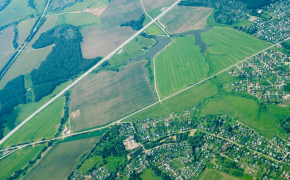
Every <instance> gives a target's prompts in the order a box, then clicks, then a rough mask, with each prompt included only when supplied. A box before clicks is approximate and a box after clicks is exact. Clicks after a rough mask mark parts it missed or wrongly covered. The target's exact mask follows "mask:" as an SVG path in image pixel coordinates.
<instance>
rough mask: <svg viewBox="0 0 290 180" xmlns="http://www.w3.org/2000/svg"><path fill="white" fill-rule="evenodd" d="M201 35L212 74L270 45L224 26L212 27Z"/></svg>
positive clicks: (210, 73)
mask: <svg viewBox="0 0 290 180" xmlns="http://www.w3.org/2000/svg"><path fill="white" fill-rule="evenodd" d="M201 37H202V41H203V42H204V43H205V44H206V45H207V50H206V52H207V59H206V61H207V63H208V64H209V75H214V74H216V73H218V72H220V71H221V70H223V69H225V68H227V67H229V66H231V65H234V64H235V63H238V62H239V61H241V60H243V59H245V58H248V57H249V56H251V55H253V54H255V53H257V52H259V51H261V50H263V49H265V48H267V47H269V46H270V44H269V43H267V42H264V41H262V40H258V39H256V38H255V37H253V36H250V35H248V34H246V33H243V32H241V31H237V30H234V29H230V28H226V27H214V28H213V29H212V30H210V31H208V32H205V33H202V34H201Z"/></svg>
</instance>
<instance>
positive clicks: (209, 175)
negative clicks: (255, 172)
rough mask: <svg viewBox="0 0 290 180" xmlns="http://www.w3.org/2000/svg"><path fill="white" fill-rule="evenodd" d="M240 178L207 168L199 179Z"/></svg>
mask: <svg viewBox="0 0 290 180" xmlns="http://www.w3.org/2000/svg"><path fill="white" fill-rule="evenodd" d="M239 179H240V178H237V177H234V176H230V175H228V174H226V173H223V172H219V171H215V170H212V169H209V170H206V171H204V172H203V174H202V175H201V176H200V178H199V180H239Z"/></svg>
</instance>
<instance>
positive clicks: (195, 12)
mask: <svg viewBox="0 0 290 180" xmlns="http://www.w3.org/2000/svg"><path fill="white" fill-rule="evenodd" d="M212 12H213V10H212V9H211V8H205V7H192V6H177V7H175V8H174V9H173V10H172V11H170V12H169V13H168V14H166V15H165V16H163V17H162V18H161V19H160V22H161V23H162V24H164V25H165V26H166V27H167V28H166V30H167V31H168V32H169V33H170V34H176V33H182V32H185V31H190V30H197V29H202V28H203V27H205V25H206V20H207V18H208V17H209V16H210V15H211V13H212Z"/></svg>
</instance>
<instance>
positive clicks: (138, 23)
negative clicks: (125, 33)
mask: <svg viewBox="0 0 290 180" xmlns="http://www.w3.org/2000/svg"><path fill="white" fill-rule="evenodd" d="M144 21H145V14H142V16H141V17H140V18H139V19H138V20H131V21H129V22H126V23H122V24H121V25H120V26H121V27H123V26H130V27H131V28H132V29H133V30H136V31H138V30H140V29H142V28H143V22H144Z"/></svg>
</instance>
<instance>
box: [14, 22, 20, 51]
mask: <svg viewBox="0 0 290 180" xmlns="http://www.w3.org/2000/svg"><path fill="white" fill-rule="evenodd" d="M18 34H19V33H18V28H17V26H14V37H13V41H12V44H13V48H14V49H17V48H18V45H19V44H18V37H19V35H18Z"/></svg>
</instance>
